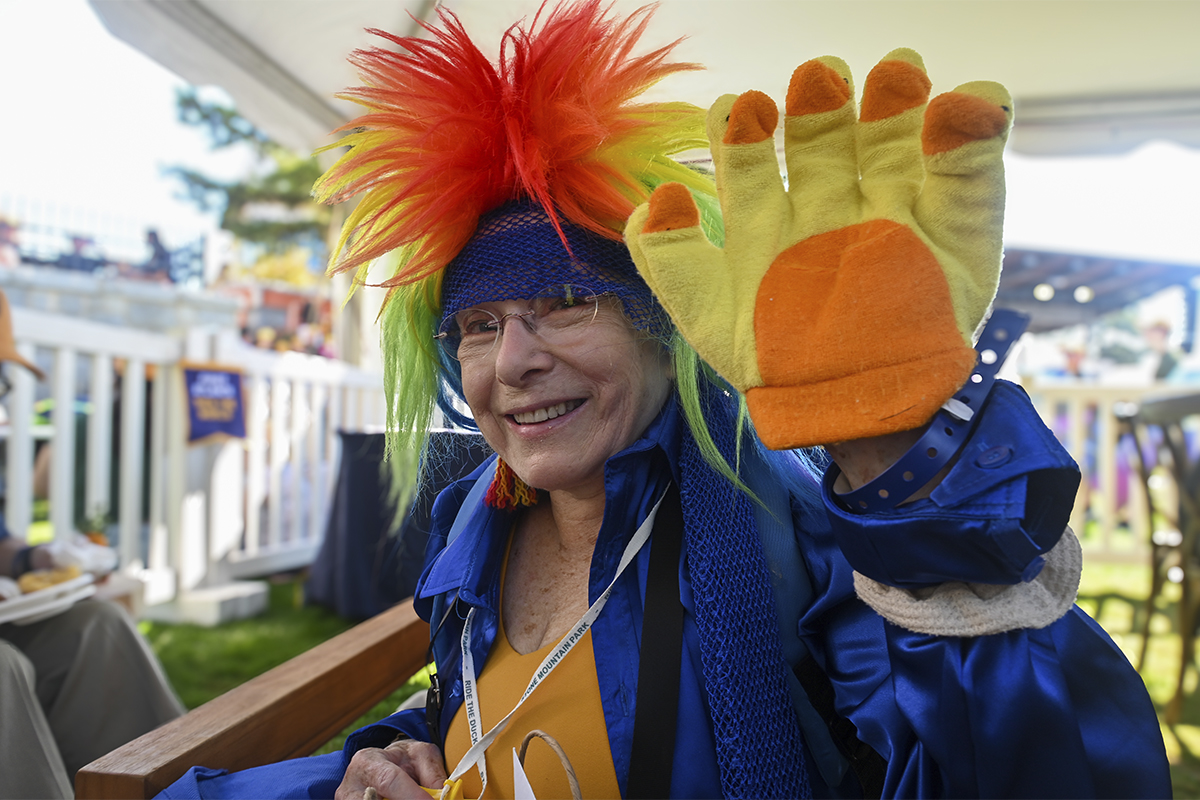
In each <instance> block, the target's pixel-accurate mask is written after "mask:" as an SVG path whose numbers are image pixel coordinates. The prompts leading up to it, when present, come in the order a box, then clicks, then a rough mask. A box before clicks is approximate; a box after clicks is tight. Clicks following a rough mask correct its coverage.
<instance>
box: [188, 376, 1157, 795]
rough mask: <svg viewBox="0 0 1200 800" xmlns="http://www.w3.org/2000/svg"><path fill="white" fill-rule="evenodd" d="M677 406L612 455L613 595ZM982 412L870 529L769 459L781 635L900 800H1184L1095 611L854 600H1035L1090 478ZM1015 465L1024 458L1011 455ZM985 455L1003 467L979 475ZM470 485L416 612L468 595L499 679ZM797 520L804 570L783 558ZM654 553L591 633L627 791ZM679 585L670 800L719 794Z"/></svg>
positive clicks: (310, 768) (760, 475)
mask: <svg viewBox="0 0 1200 800" xmlns="http://www.w3.org/2000/svg"><path fill="white" fill-rule="evenodd" d="M671 406H672V404H668V407H669V408H668V410H666V411H664V414H663V415H661V416H660V418H659V419H658V420H657V421H656V422H655V423H654V424H653V425H652V426H651V428H650V430H649V431H647V434H646V436H645V438H643V439H642V440H640V441H639V442H638V443H636V444H635V445H634V446H633V447H631V448H630V449H629V450H627V451H625V452H624V453H622V454H619V455H618V456H615V457H614V458H613V459H611V460H610V463H609V465H608V468H607V470H606V489H607V491H608V502H607V503H606V511H605V520H604V523H603V526H602V528H601V533H600V539H599V541H598V544H597V551H596V558H595V559H594V561H593V571H592V576H591V580H590V586H591V596H592V598H593V599H594V598H595V596H596V594H597V592H598V591H599V588H597V587H603V586H604V585H605V584H606V583H607V581H608V580H609V579H611V576H612V574H613V572H614V570H615V565H616V560H617V558H618V557H619V553H620V550H621V549H622V548H623V546H624V542H625V541H627V539H628V537H629V535H631V533H632V531H633V529H634V528H635V527H636V521H638V520H640V519H641V518H643V517H644V515H645V512H646V510H647V509H648V506H649V504H650V503H652V502H653V500H654V499H657V496H658V493H659V492H660V491H661V488H662V487H663V486H665V480H666V479H667V478H668V477H669V476H672V475H675V472H676V466H675V465H676V464H677V463H678V462H677V460H676V456H677V437H678V436H679V435H683V434H682V433H681V431H682V423H681V422H680V420H679V419H678V418H677V414H675V412H674V411H673V410H671V408H670V407H671ZM982 413H983V417H982V419H981V422H980V423H979V426H978V429H977V430H976V432H975V433H974V435H973V437H972V439H971V441H970V442H969V444H968V450H967V451H966V453H965V454H964V455H963V456H962V457H961V458H960V459H959V460H958V462H957V463H956V465H955V467H954V468H953V470H952V471H951V473H950V474H949V475H948V476H947V478H946V480H945V481H944V482H943V483H942V485H941V486H940V487H939V488H938V490H937V491H935V492H934V496H933V497H932V498H930V499H929V500H927V501H922V502H921V503H919V504H913V507H906V508H905V509H904V510H901V511H898V512H895V513H889V514H879V515H872V516H870V517H866V518H864V517H858V516H856V515H852V514H849V513H847V512H846V511H844V510H843V509H841V508H839V507H837V505H836V501H835V500H834V499H833V498H832V497H830V496H828V495H826V510H827V511H828V519H829V521H830V523H831V524H826V523H825V521H824V520H823V519H821V518H820V517H819V516H814V514H813V507H812V506H811V504H809V503H807V502H806V501H805V500H804V498H803V497H798V496H796V495H794V494H793V495H791V496H790V497H788V496H787V495H786V494H785V495H781V494H780V493H779V492H778V491H777V486H776V485H775V481H777V480H778V474H777V473H772V471H771V469H769V468H767V465H766V464H765V462H764V463H758V462H755V461H753V459H751V462H750V463H749V468H748V469H747V470H746V472H745V475H746V478H747V480H748V481H749V483H750V486H751V488H752V489H755V487H756V486H757V487H758V490H759V492H760V496H761V497H762V498H763V499H764V500H765V501H766V506H767V507H765V508H764V509H763V510H762V514H764V515H765V516H762V515H760V516H759V518H758V521H759V524H760V525H763V524H764V520H767V519H774V520H775V521H776V522H775V523H774V526H773V527H772V526H768V528H767V531H766V532H764V541H765V543H766V550H767V555H768V558H769V561H770V563H771V565H772V568H773V571H774V572H775V573H777V574H776V575H774V576H773V577H774V578H775V579H776V583H775V585H776V593H777V595H778V596H779V597H780V602H779V603H778V607H779V610H778V613H779V615H780V619H781V621H782V622H783V624H788V622H787V620H788V619H789V614H795V613H799V615H800V616H799V621H798V622H797V623H795V627H794V632H795V636H794V637H793V636H791V635H790V632H785V633H784V635H783V636H782V637H781V639H782V644H783V650H784V654H785V657H787V658H788V659H789V660H792V659H794V658H797V657H802V656H803V654H804V653H805V652H807V653H809V654H811V655H812V657H814V658H816V659H817V661H818V663H819V664H821V665H822V667H823V668H824V669H825V671H826V673H827V674H828V676H829V678H830V680H831V681H832V683H833V685H834V688H835V692H836V705H837V708H838V710H839V712H840V713H841V714H843V715H845V716H847V717H849V718H850V719H851V720H852V721H853V722H854V724H855V725H856V727H857V729H858V732H859V736H860V738H862V739H863V740H864V741H866V742H867V743H868V744H870V745H871V746H872V747H874V748H875V749H876V750H877V751H878V752H879V753H880V754H881V755H883V756H884V757H885V758H886V759H887V761H888V769H887V774H886V779H885V790H884V796H885V797H956V798H957V797H1124V798H1131V797H1169V796H1170V791H1171V790H1170V782H1169V772H1168V768H1167V762H1166V756H1165V753H1164V750H1163V743H1162V738H1161V734H1160V733H1159V729H1158V723H1157V718H1156V716H1155V713H1154V709H1153V707H1152V705H1151V703H1150V700H1149V697H1148V695H1147V693H1146V691H1145V687H1144V686H1143V684H1142V681H1141V679H1140V677H1139V676H1138V675H1137V673H1136V672H1135V671H1134V670H1133V668H1132V667H1131V666H1130V665H1129V663H1128V661H1127V660H1126V659H1125V658H1124V656H1123V655H1122V654H1121V653H1120V651H1119V650H1118V649H1117V647H1116V646H1115V645H1114V644H1113V643H1112V641H1111V640H1110V639H1109V638H1108V636H1107V635H1106V634H1105V633H1104V631H1103V630H1101V629H1100V628H1099V626H1097V625H1096V624H1095V623H1094V622H1093V621H1092V620H1090V619H1089V618H1088V617H1087V616H1086V615H1085V614H1084V613H1083V612H1082V611H1080V610H1079V609H1078V608H1075V609H1072V610H1071V611H1070V612H1069V613H1068V614H1067V615H1066V616H1064V617H1063V618H1061V619H1059V620H1058V621H1056V622H1055V623H1053V624H1052V625H1050V626H1048V627H1046V628H1043V629H1040V630H1018V631H1012V632H1008V633H1003V634H997V635H993V636H986V637H978V638H970V639H969V638H955V637H935V636H929V635H924V634H916V633H912V632H910V631H906V630H904V629H902V628H899V627H897V626H895V625H892V624H891V623H889V622H886V621H885V620H884V619H883V618H882V617H880V616H879V615H878V614H876V613H875V612H874V611H873V610H871V609H870V608H868V607H867V606H866V605H864V604H863V603H862V602H860V601H859V600H858V599H857V597H856V596H855V594H854V588H853V570H854V569H857V570H858V571H860V572H862V573H864V574H868V575H872V577H876V579H877V580H884V582H887V583H891V584H893V585H899V586H917V585H923V584H926V583H930V582H936V581H941V580H972V581H975V580H980V577H981V576H983V577H986V578H988V579H989V580H988V581H987V582H992V583H1015V582H1017V581H1019V580H1021V579H1022V578H1023V577H1030V576H1032V574H1033V573H1035V572H1036V565H1037V563H1038V560H1039V559H1040V557H1041V554H1042V553H1044V552H1046V551H1047V550H1049V549H1050V548H1051V547H1053V545H1054V543H1055V542H1056V541H1057V540H1058V537H1059V536H1060V535H1061V532H1062V522H1065V519H1066V516H1065V515H1066V514H1067V513H1068V512H1069V508H1070V502H1071V497H1072V493H1073V486H1074V483H1073V482H1074V481H1077V480H1078V477H1077V472H1076V471H1075V469H1074V465H1073V464H1072V463H1071V462H1070V459H1069V457H1068V456H1066V454H1065V452H1063V451H1062V449H1061V448H1060V447H1059V446H1058V444H1057V442H1056V441H1054V440H1053V437H1052V436H1049V432H1048V431H1045V429H1044V427H1041V423H1040V420H1038V419H1037V417H1036V412H1034V410H1033V409H1032V407H1031V406H1030V405H1029V403H1028V400H1027V398H1025V397H1024V395H1023V393H1022V392H1020V390H1018V389H1016V387H1012V386H1002V387H998V392H996V393H995V394H994V395H993V398H992V400H991V401H990V402H989V404H988V406H987V407H986V408H985V409H984V410H983V412H982ZM996 448H1010V449H1011V451H1012V452H1011V453H1009V454H1008V455H1007V456H1006V457H1002V458H996V457H995V455H994V454H995V452H996ZM984 454H988V457H987V458H981V457H982V456H983V455H984ZM1001 455H1002V456H1004V454H1003V453H1002V454H1001ZM981 463H982V464H985V465H987V466H980V464H981ZM676 477H677V476H676ZM470 483H471V481H470V480H467V481H464V482H461V483H460V484H458V485H455V486H453V487H451V488H450V489H448V490H447V491H446V492H445V493H443V495H442V496H441V497H440V498H439V499H438V502H437V504H436V505H435V508H434V513H433V522H432V526H431V529H432V531H433V533H432V534H431V539H430V550H429V553H428V556H427V558H428V559H429V560H428V562H427V567H426V571H425V574H424V575H423V577H422V582H421V585H420V587H419V589H418V600H417V607H418V611H419V612H420V613H422V615H424V616H427V617H432V618H433V623H434V624H435V625H436V624H437V620H438V619H439V618H440V613H439V610H440V609H441V608H444V607H445V603H446V601H447V594H449V595H450V596H452V595H453V594H454V593H455V592H457V593H458V594H459V596H460V598H462V599H463V600H464V602H468V603H470V604H472V605H476V606H478V607H479V608H480V609H481V610H480V612H478V615H477V618H478V619H480V620H481V623H482V624H480V625H478V626H476V627H474V628H473V630H476V631H477V634H476V641H475V642H474V643H473V649H474V651H475V653H476V658H477V659H479V661H480V662H482V660H483V658H485V657H486V653H487V650H488V648H489V647H490V644H491V642H492V641H493V639H494V636H495V631H496V628H495V619H494V613H495V594H494V590H495V587H496V581H498V564H499V553H500V552H501V551H500V547H501V546H502V544H503V541H504V539H505V538H506V537H507V531H508V523H509V520H508V518H507V517H506V516H505V515H503V514H500V513H498V512H493V511H491V510H486V509H484V510H481V511H480V513H479V514H477V515H476V518H475V519H474V520H473V524H472V525H470V526H468V528H467V530H466V531H465V532H464V533H463V535H462V537H460V539H459V540H457V541H456V542H455V544H454V545H452V546H451V547H449V548H445V532H446V531H448V530H449V528H450V525H451V523H452V521H453V519H454V517H455V515H456V513H457V511H458V508H459V507H460V506H461V504H462V501H463V498H464V497H465V495H466V492H467V490H468V488H469V486H470ZM789 504H790V512H791V513H790V514H789V513H788V509H787V506H788V505H789ZM781 505H783V508H780V506H781ZM818 509H819V507H818ZM631 521H632V522H633V524H630V523H631ZM789 524H790V526H791V527H792V528H793V529H794V533H793V535H794V536H795V539H796V541H797V544H798V552H799V558H800V559H801V560H800V561H797V559H796V558H795V557H794V556H790V555H789V554H788V553H787V550H786V547H784V546H783V545H784V544H785V543H786V539H787V535H786V528H787V527H788V526H789ZM1056 526H1057V530H1055V527H1056ZM931 542H932V543H933V544H931ZM443 548H445V549H443ZM942 548H946V550H945V551H943V549H942ZM648 553H649V550H645V551H644V552H643V553H642V554H641V555H640V556H639V558H638V560H637V561H636V562H635V568H633V569H631V570H630V571H629V572H628V573H627V574H626V576H624V577H623V578H622V579H621V581H619V582H618V584H617V586H616V588H615V589H614V592H613V595H612V597H611V598H610V600H609V604H608V606H607V607H606V608H605V611H604V613H603V614H601V615H600V618H599V619H598V620H597V622H596V624H595V627H594V628H593V637H594V640H593V646H594V652H595V657H596V669H597V675H598V677H599V681H600V687H601V694H602V701H603V704H604V711H605V723H606V725H607V726H608V734H609V743H610V746H611V748H612V754H613V761H614V766H616V768H617V775H618V778H619V780H620V781H621V783H622V786H624V780H625V775H626V773H627V770H628V759H629V748H630V743H631V739H632V719H633V702H634V698H635V697H636V689H637V654H638V642H639V641H640V635H641V607H642V599H643V597H644V592H645V582H646V563H647V561H648ZM680 569H681V573H680V576H681V580H682V584H681V599H682V601H683V604H684V609H685V630H684V648H685V650H684V657H683V659H682V664H681V670H680V718H679V723H678V739H677V745H676V753H675V759H674V772H673V781H672V788H671V796H672V797H714V796H717V795H718V794H719V793H720V786H721V784H720V777H719V775H718V774H717V771H716V757H715V749H714V744H713V735H712V730H711V722H710V721H709V715H708V712H707V706H706V699H705V695H704V688H703V686H704V683H703V676H702V671H701V663H700V648H699V642H698V637H697V634H696V630H695V625H694V624H693V622H692V620H691V612H692V602H691V595H690V589H689V586H688V581H687V578H688V572H687V566H686V563H681V567H680ZM797 570H801V571H802V572H804V573H806V576H807V578H808V582H807V585H803V582H801V585H800V586H799V587H798V588H797V585H796V582H795V581H794V580H790V579H789V575H795V574H797V573H796V571H797ZM785 585H786V588H785ZM439 598H440V599H439ZM789 604H790V605H789ZM785 606H786V607H788V608H792V609H793V610H792V611H790V612H789V611H788V610H787V608H785ZM461 616H462V615H461V614H458V613H454V612H452V613H451V614H450V615H449V617H448V621H447V622H446V624H445V626H444V628H443V630H442V632H441V633H440V634H439V636H438V637H437V640H436V641H435V646H436V647H437V648H438V649H437V650H436V654H437V655H436V657H437V663H438V667H439V671H440V673H441V675H442V676H443V678H444V679H445V680H446V682H447V688H448V690H449V691H448V697H447V702H446V707H445V709H444V712H443V716H442V730H443V731H444V730H445V729H446V728H447V727H448V725H449V721H450V719H451V718H452V716H453V714H454V713H456V712H457V710H458V707H459V705H460V704H461V700H462V693H461V676H460V673H459V663H458V662H459V659H458V656H457V654H456V649H457V635H458V632H459V631H461V625H462V621H461ZM753 679H754V676H753V675H747V676H746V680H753ZM798 713H799V714H800V717H801V721H802V727H803V728H804V729H805V735H806V742H805V746H806V750H805V755H806V756H807V757H808V758H809V761H808V763H809V764H810V765H815V766H816V767H817V768H816V769H810V770H809V774H810V778H811V780H812V789H813V792H814V795H816V796H821V797H852V796H855V787H854V779H853V777H851V776H849V775H848V773H846V772H845V762H844V761H842V760H840V759H839V757H838V756H837V754H836V752H833V751H832V746H831V743H830V742H829V740H828V737H827V735H825V734H824V731H823V729H822V730H816V729H814V728H813V726H812V719H811V714H809V715H808V716H809V719H808V723H807V724H805V716H806V713H807V712H806V711H805V710H804V709H801V710H800V711H799V712H798ZM423 717H424V714H423V712H422V711H420V710H413V711H407V712H401V713H399V714H395V715H393V716H391V717H389V718H388V719H386V720H384V721H382V722H380V723H378V724H376V725H372V726H368V727H366V728H363V729H362V730H360V731H358V732H357V733H355V734H354V735H353V736H351V737H350V738H349V739H348V740H347V743H346V748H345V751H344V753H343V754H340V759H341V767H340V768H341V769H344V765H345V763H347V762H348V760H349V758H350V756H351V755H352V754H353V753H354V752H356V751H357V750H358V749H359V748H362V747H367V746H382V745H385V744H387V743H388V742H390V741H391V740H392V739H393V738H394V736H395V735H396V733H397V732H404V733H406V734H408V735H409V736H411V737H413V738H417V739H422V740H428V738H429V732H428V730H427V729H426V727H425V723H424V719H423ZM817 725H818V726H819V725H820V723H819V721H818V722H817ZM338 758H339V754H334V755H333V756H324V757H317V758H311V759H298V760H297V761H292V762H284V763H282V764H276V765H270V766H268V767H264V768H260V769H257V770H249V771H247V772H243V773H238V774H236V775H221V774H212V773H211V772H209V771H195V770H194V771H193V772H191V773H189V775H187V776H185V777H184V778H183V779H181V781H180V782H178V783H177V784H175V785H174V786H172V787H171V789H170V790H169V793H168V794H164V796H170V797H201V796H204V797H249V796H254V797H308V796H329V795H331V794H332V787H333V786H336V782H335V781H334V780H333V778H332V777H331V775H334V774H337V771H338V769H339V764H338Z"/></svg>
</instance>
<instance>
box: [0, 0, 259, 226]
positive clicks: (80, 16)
mask: <svg viewBox="0 0 1200 800" xmlns="http://www.w3.org/2000/svg"><path fill="white" fill-rule="evenodd" d="M0 31H3V32H4V36H3V40H4V44H3V46H0V104H2V105H0V108H3V111H0V213H5V212H7V213H8V214H9V215H12V214H13V209H14V206H15V205H16V204H21V207H23V208H24V209H26V210H28V209H30V208H31V207H37V208H39V209H41V211H40V212H39V213H40V214H42V215H45V214H53V215H54V216H55V217H57V218H59V219H62V218H64V217H65V218H66V219H67V220H70V221H71V223H73V224H77V225H79V226H85V227H86V226H90V225H93V224H97V223H98V221H100V220H101V218H104V221H105V223H106V224H109V225H112V224H117V225H123V226H124V227H132V228H134V229H135V230H136V229H137V228H145V227H158V228H160V229H161V230H162V231H163V232H164V238H165V239H166V240H167V243H168V245H169V246H170V245H172V244H173V242H172V241H171V239H170V238H167V236H168V232H170V233H171V234H173V236H174V238H175V240H176V241H178V240H179V239H181V238H183V237H185V236H186V237H188V238H194V237H195V236H198V235H200V234H201V233H203V232H205V231H208V230H211V229H212V228H214V227H215V220H214V219H213V218H212V216H211V215H204V214H202V213H201V212H199V211H198V210H197V209H196V208H195V207H194V206H192V205H190V204H188V203H187V202H186V201H184V200H182V199H179V198H180V196H181V195H182V189H181V188H180V186H179V184H178V182H177V181H174V180H168V179H166V178H164V177H163V175H162V168H163V167H165V166H168V165H172V164H186V165H190V166H193V167H198V168H201V169H203V170H204V171H206V172H208V173H209V174H212V175H215V176H220V177H233V176H234V175H236V174H237V173H238V171H239V170H240V169H241V168H242V165H243V164H244V155H243V154H238V153H225V154H221V153H213V152H211V151H210V150H209V148H208V143H207V140H206V139H205V137H204V135H203V134H202V133H201V132H200V131H199V130H197V129H194V128H189V127H187V126H184V125H181V124H179V123H178V122H177V120H176V116H175V89H176V87H181V86H184V85H185V84H184V82H183V81H182V80H181V79H179V78H178V77H176V76H175V75H174V74H173V73H171V72H169V71H167V70H166V69H164V68H163V67H160V66H159V65H158V64H156V63H155V62H153V61H151V60H150V59H149V58H147V57H146V56H144V55H142V54H141V53H140V52H138V51H137V50H134V49H133V48H131V47H129V46H128V45H126V44H125V43H123V42H121V41H119V40H117V39H115V38H113V37H112V36H111V35H110V34H109V33H108V31H107V30H106V29H105V28H104V27H103V25H101V23H100V21H99V20H98V19H97V18H96V16H95V14H94V13H93V12H92V11H91V8H90V7H89V6H88V5H87V3H86V2H84V0H0Z"/></svg>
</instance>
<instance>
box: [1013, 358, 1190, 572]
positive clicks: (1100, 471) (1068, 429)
mask: <svg viewBox="0 0 1200 800" xmlns="http://www.w3.org/2000/svg"><path fill="white" fill-rule="evenodd" d="M1026 389H1027V390H1028V391H1029V394H1030V397H1032V399H1033V402H1034V405H1035V406H1036V407H1037V409H1038V413H1039V414H1041V417H1042V419H1043V421H1045V423H1046V425H1047V426H1048V427H1049V428H1050V429H1051V430H1052V431H1054V433H1055V435H1056V436H1057V437H1058V439H1059V441H1061V442H1062V443H1063V446H1064V447H1066V448H1067V450H1068V452H1070V454H1071V456H1072V457H1073V458H1074V459H1075V462H1076V463H1077V464H1079V468H1080V470H1081V471H1082V473H1083V475H1082V480H1081V481H1080V487H1079V492H1078V494H1077V495H1076V497H1075V508H1074V510H1073V511H1072V514H1071V528H1072V529H1073V530H1075V532H1076V533H1077V534H1078V535H1079V536H1080V537H1081V538H1082V539H1083V543H1084V551H1085V554H1086V557H1087V558H1088V559H1090V560H1097V561H1101V560H1107V561H1129V560H1139V561H1140V560H1144V559H1146V558H1148V550H1149V548H1148V544H1149V541H1150V531H1148V530H1147V529H1146V526H1147V514H1146V502H1147V501H1146V491H1145V488H1144V487H1143V485H1142V482H1141V480H1140V479H1139V478H1138V475H1137V470H1136V467H1135V465H1134V463H1133V461H1132V459H1134V458H1135V457H1136V456H1135V455H1134V452H1135V451H1134V450H1133V449H1132V447H1133V444H1132V442H1131V441H1130V440H1129V438H1128V437H1124V438H1122V437H1121V434H1120V431H1119V425H1118V421H1117V414H1116V412H1117V410H1118V409H1119V408H1120V406H1121V405H1122V404H1128V403H1134V404H1136V403H1138V402H1140V401H1142V400H1143V399H1145V398H1151V397H1166V396H1170V395H1178V394H1189V393H1193V392H1196V391H1198V390H1200V387H1196V386H1182V385H1170V384H1155V385H1138V386H1106V385H1097V384H1094V383H1083V382H1055V383H1048V382H1047V383H1039V382H1027V385H1026Z"/></svg>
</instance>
